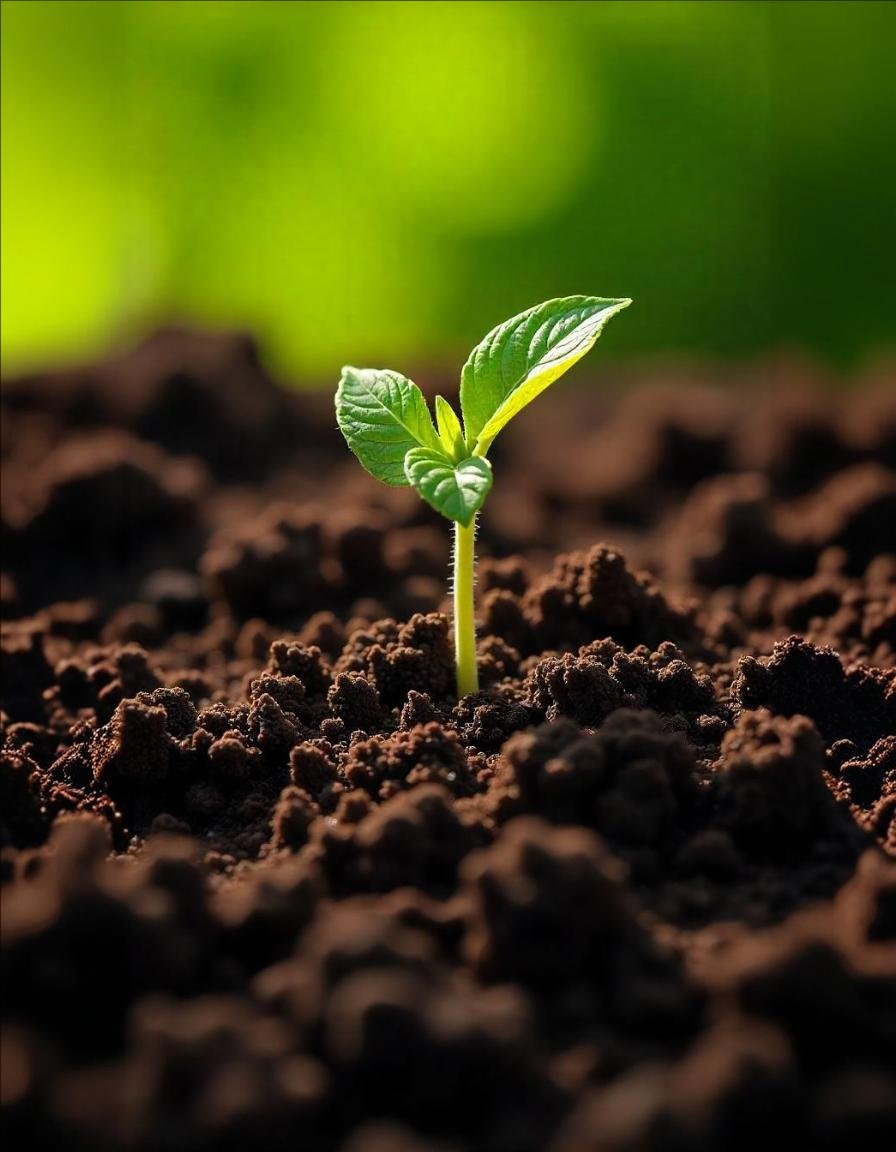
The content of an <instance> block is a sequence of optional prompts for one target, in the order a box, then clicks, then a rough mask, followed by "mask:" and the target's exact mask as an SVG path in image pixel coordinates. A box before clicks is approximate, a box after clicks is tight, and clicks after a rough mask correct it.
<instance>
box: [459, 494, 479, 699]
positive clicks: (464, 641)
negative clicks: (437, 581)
mask: <svg viewBox="0 0 896 1152" xmlns="http://www.w3.org/2000/svg"><path fill="white" fill-rule="evenodd" d="M475 550H476V517H475V516H474V517H473V519H472V520H471V521H470V523H469V525H468V526H467V527H466V528H464V526H463V525H462V524H457V523H455V525H454V658H455V663H456V665H457V695H458V699H459V698H460V697H461V696H467V695H469V693H470V692H478V691H479V672H478V669H477V668H476V616H475V604H474V599H473V595H474V594H473V586H474V583H475Z"/></svg>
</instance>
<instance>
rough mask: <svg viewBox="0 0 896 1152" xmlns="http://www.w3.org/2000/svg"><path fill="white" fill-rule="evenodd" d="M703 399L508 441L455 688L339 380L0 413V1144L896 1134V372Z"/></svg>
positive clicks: (440, 549) (639, 405)
mask: <svg viewBox="0 0 896 1152" xmlns="http://www.w3.org/2000/svg"><path fill="white" fill-rule="evenodd" d="M630 375H631V376H632V377H634V375H635V374H630ZM717 375H718V381H717V382H718V383H722V384H725V385H727V387H725V388H714V387H711V386H709V385H710V382H709V381H708V374H704V378H703V379H702V381H696V380H695V376H694V374H691V375H690V376H687V375H686V374H684V373H681V372H679V373H673V372H665V373H659V374H657V379H656V380H649V379H644V378H638V379H634V378H626V379H623V378H622V377H621V376H620V378H619V379H615V378H613V379H609V378H608V379H606V380H605V381H603V384H602V386H601V387H595V388H594V389H593V390H592V391H590V392H575V391H574V390H571V389H569V388H566V389H557V391H556V393H555V394H552V395H551V396H549V397H545V398H544V399H543V400H542V401H540V404H539V408H538V413H537V414H534V413H533V414H532V415H530V416H526V417H523V418H521V419H520V420H519V421H518V423H517V426H516V427H514V428H513V429H510V430H508V432H507V433H506V434H505V435H504V436H503V438H502V442H501V443H499V445H498V446H497V451H496V453H495V472H496V476H497V481H496V485H495V491H494V493H493V494H492V496H491V498H490V501H489V505H488V507H487V509H486V515H485V517H484V519H483V525H482V531H481V537H480V546H481V555H482V559H481V561H480V566H479V590H480V620H481V630H480V668H481V677H482V683H483V688H482V691H481V692H480V693H479V694H478V695H476V696H474V697H469V698H467V699H465V700H462V701H461V702H460V703H455V702H454V701H453V700H452V698H451V690H452V679H453V674H452V656H451V644H450V633H449V625H448V619H447V617H446V616H445V615H444V612H445V609H446V602H445V593H446V574H447V562H448V549H449V539H450V536H449V531H448V527H447V525H446V524H445V522H444V521H441V520H439V519H438V518H437V517H436V516H434V515H432V514H430V512H429V511H428V510H427V509H426V508H425V507H424V506H423V505H422V504H420V502H419V501H418V500H417V499H416V498H415V497H414V496H413V494H411V493H409V492H407V491H402V490H395V491H390V490H387V489H385V488H382V487H380V486H378V485H377V484H376V483H375V482H374V481H373V480H371V479H370V478H369V477H368V476H367V475H366V474H365V473H364V472H362V470H361V469H360V468H359V467H358V466H357V464H356V463H355V461H354V460H353V459H352V457H351V456H350V455H349V453H348V451H347V449H346V448H345V447H344V445H343V444H342V442H341V441H340V439H339V437H338V433H337V431H336V429H335V421H334V418H333V415H332V409H331V400H330V398H329V397H328V396H320V397H310V398H309V397H298V396H291V395H289V394H288V393H286V392H283V391H280V390H278V388H276V387H275V385H274V384H273V383H272V382H271V380H270V379H269V378H268V376H267V375H266V374H265V372H264V370H263V369H262V368H261V367H260V365H259V362H258V360H257V357H256V354H255V351H254V348H253V346H252V344H251V342H250V341H248V340H247V339H244V338H241V337H236V336H233V337H222V336H216V337H212V336H206V335H199V334H194V333H188V332H179V331H165V332H161V333H159V334H158V335H156V336H155V337H153V338H152V339H151V340H149V341H148V342H146V343H145V344H143V345H142V346H140V347H139V348H137V349H136V350H134V351H132V352H130V353H128V354H126V355H122V356H118V357H116V358H114V359H112V360H110V361H108V362H105V363H103V364H101V365H98V366H96V367H93V368H87V369H84V370H79V371H73V372H59V373H56V374H45V375H38V376H34V377H32V378H29V379H26V380H17V381H10V382H9V383H8V386H7V387H6V388H5V389H4V391H3V393H2V407H3V522H2V533H3V583H2V603H3V642H2V656H3V665H2V674H3V717H2V720H3V731H2V737H3V750H2V759H3V763H2V801H3V813H2V818H3V822H2V837H3V858H2V875H3V881H4V883H3V1015H4V1037H3V1049H2V1070H3V1081H2V1101H3V1115H4V1131H5V1136H6V1140H7V1147H15V1148H28V1149H37V1148H44V1147H48V1148H49V1147H54V1148H59V1147H64V1148H66V1149H67V1150H68V1152H104V1150H119V1149H121V1150H127V1152H138V1150H139V1152H180V1150H184V1152H199V1150H209V1152H212V1150H215V1152H216V1150H218V1149H224V1150H230V1149H233V1150H234V1152H254V1150H256V1149H258V1150H264V1152H277V1150H279V1149H284V1150H285V1149H289V1150H290V1152H296V1150H298V1149H312V1150H318V1149H319V1150H321V1152H467V1150H469V1152H474V1150H475V1152H541V1150H549V1152H739V1150H741V1149H744V1150H747V1149H749V1150H750V1152H755V1148H756V1147H757V1145H760V1146H762V1145H764V1146H766V1147H768V1148H770V1149H777V1148H784V1147H786V1148H788V1149H793V1150H795V1152H796V1150H799V1152H804V1150H811V1149H823V1150H825V1152H832V1150H839V1149H843V1150H846V1149H849V1150H850V1152H853V1150H855V1149H857V1148H866V1147H867V1148H881V1149H883V1148H885V1147H892V1143H891V1141H892V1138H893V1133H894V1131H896V864H894V863H893V860H892V857H893V855H894V854H896V385H894V380H893V377H892V375H891V376H887V375H886V373H881V374H880V376H879V379H877V380H876V381H865V382H864V384H862V385H861V386H857V387H855V388H854V389H852V390H849V391H842V392H838V393H835V392H830V391H826V390H825V389H823V388H822V387H821V383H822V382H820V381H817V380H815V379H813V377H812V373H811V372H810V371H808V370H807V369H806V368H805V366H802V365H798V364H796V363H790V364H778V365H774V366H770V367H766V368H764V369H763V370H762V372H759V371H756V372H750V371H746V370H739V371H737V372H735V371H733V370H732V371H728V372H725V373H718V374H717ZM617 384H620V385H621V384H625V385H627V386H631V385H635V384H637V385H638V386H637V387H627V388H625V389H623V388H617V387H616V385H617Z"/></svg>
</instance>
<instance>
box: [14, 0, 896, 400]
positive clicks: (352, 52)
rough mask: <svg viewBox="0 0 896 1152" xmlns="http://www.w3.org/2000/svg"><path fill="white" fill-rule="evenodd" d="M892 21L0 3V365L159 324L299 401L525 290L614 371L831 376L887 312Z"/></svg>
mask: <svg viewBox="0 0 896 1152" xmlns="http://www.w3.org/2000/svg"><path fill="white" fill-rule="evenodd" d="M894 76H896V4H891V3H887V2H880V3H859V2H854V0H852V2H843V3H836V2H832V3H808V2H807V3H800V2H794V3H776V2H770V3H763V2H744V3H740V2H731V3H723V2H705V0H696V2H680V3H679V2H665V3H663V2H656V3H647V2H631V0H629V2H619V3H616V2H609V3H562V2H557V0H555V2H553V3H521V2H508V3H478V2H471V3H456V2H450V3H437V2H429V0H427V2H420V3H415V2H407V0H400V2H397V3H371V2H368V3H352V2H343V3H289V2H284V0H273V2H270V3H266V2H260V0H255V2H237V0H229V2H211V0H207V2H198V3H190V2H176V3H171V2H159V0H145V2H144V0H117V2H116V0H112V2H97V0H93V2H86V3H85V2H79V0H60V2H58V3H57V2H45V0H4V2H3V4H2V354H3V361H4V366H5V367H6V368H7V369H14V368H20V367H22V366H23V365H27V364H30V363H33V362H36V361H38V360H47V359H58V358H62V357H68V356H73V355H85V354H88V353H91V352H93V351H96V350H98V349H101V348H102V347H103V346H104V345H105V344H106V343H107V342H108V341H109V340H110V339H112V338H115V337H118V336H120V335H121V334H122V333H127V332H130V331H132V330H137V331H139V330H140V329H141V328H142V327H143V326H144V325H146V324H147V323H151V322H154V321H155V320H157V319H161V318H170V317H183V318H189V319H193V320H197V321H202V322H212V323H215V324H230V323H236V324H238V325H239V326H241V327H248V328H253V329H255V330H256V331H257V332H258V333H259V335H260V337H261V338H262V340H263V342H264V347H265V349H266V351H267V352H268V353H269V354H270V356H271V357H272V358H273V360H274V362H275V363H276V364H277V365H278V366H279V367H281V368H283V369H286V370H287V371H289V372H290V373H293V374H298V375H301V376H305V377H307V378H311V379H313V378H321V379H322V378H326V377H332V375H333V373H334V371H336V370H337V369H338V366H339V365H340V364H342V363H343V362H344V361H347V360H348V361H369V362H386V363H389V364H393V365H396V366H399V367H400V366H402V365H405V366H412V365H413V364H414V363H418V364H419V363H420V362H426V361H437V362H442V361H447V362H449V363H450V362H452V361H453V360H455V359H456V358H457V357H458V356H462V355H463V354H464V353H465V350H466V349H467V348H468V347H469V346H470V344H471V343H472V342H473V341H475V340H476V339H478V338H479V337H480V336H481V335H482V334H483V333H484V332H485V331H486V330H487V329H488V328H490V327H491V326H492V325H493V324H494V323H496V322H497V321H499V320H501V319H503V318H505V317H506V316H508V315H510V314H511V313H513V312H515V311H518V310H520V309H522V308H524V307H526V306H528V305H529V304H532V303H534V302H536V301H538V300H541V299H543V298H545V297H549V296H554V295H565V294H568V293H570V292H588V293H595V294H598V295H608V296H621V295H631V296H633V297H635V299H636V304H637V307H636V308H633V309H632V311H631V312H630V313H628V314H627V315H626V320H625V323H624V324H619V325H617V326H613V328H612V329H611V330H610V332H609V333H608V336H607V344H608V346H609V347H608V351H610V350H612V352H613V354H616V355H623V354H626V353H630V352H637V353H639V354H640V353H645V352H648V353H649V352H654V351H662V352H666V351H673V352H676V351H686V352H689V353H694V352H696V353H699V354H708V355H714V356H715V355H721V356H735V355H750V354H753V353H757V352H761V351H762V350H764V349H766V348H769V347H780V346H782V345H786V346H791V345H794V346H800V347H807V348H808V349H809V350H810V351H812V352H814V353H815V354H816V355H818V356H820V357H823V358H826V359H831V360H834V361H837V362H843V363H852V362H856V361H860V360H861V359H863V358H864V357H866V356H868V355H870V354H872V353H874V352H875V351H877V350H879V349H880V348H881V347H882V346H887V345H889V346H890V347H892V345H893V342H894V317H896V275H894V228H896V220H894V188H896V147H894V125H896V83H894Z"/></svg>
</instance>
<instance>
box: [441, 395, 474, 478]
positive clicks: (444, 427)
mask: <svg viewBox="0 0 896 1152" xmlns="http://www.w3.org/2000/svg"><path fill="white" fill-rule="evenodd" d="M436 427H437V428H438V430H439V440H440V441H441V443H442V447H443V448H444V449H445V451H446V452H447V453H448V455H449V456H450V457H451V459H452V460H454V461H455V462H457V461H459V460H463V459H464V458H465V457H466V456H467V455H468V453H467V446H466V444H465V443H464V434H463V429H462V428H461V426H460V420H458V418H457V413H456V412H455V411H454V409H453V408H452V407H451V405H450V404H449V403H448V401H447V400H446V399H445V397H444V396H436Z"/></svg>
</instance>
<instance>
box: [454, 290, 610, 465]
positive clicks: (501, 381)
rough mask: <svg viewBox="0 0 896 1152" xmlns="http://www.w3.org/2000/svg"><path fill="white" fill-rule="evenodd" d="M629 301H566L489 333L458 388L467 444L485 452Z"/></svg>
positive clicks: (583, 298)
mask: <svg viewBox="0 0 896 1152" xmlns="http://www.w3.org/2000/svg"><path fill="white" fill-rule="evenodd" d="M629 304H631V300H607V299H603V298H601V297H599V296H566V297H564V298H563V299H559V300H548V301H546V302H545V303H544V304H538V305H537V306H536V307H535V308H530V309H529V310H528V311H526V312H522V313H520V315H519V316H514V317H513V318H512V319H511V320H507V321H505V322H504V323H503V324H500V325H499V326H498V327H497V328H494V329H492V331H491V332H489V334H488V335H487V336H486V337H485V339H484V340H483V341H482V342H481V343H480V344H478V345H477V346H476V347H475V348H474V349H473V351H472V352H471V353H470V356H469V359H468V360H467V362H466V364H465V365H464V369H463V373H462V375H461V384H460V404H461V410H462V412H463V416H464V433H465V435H466V439H467V444H468V445H469V446H470V447H473V445H474V444H475V446H476V450H477V451H478V452H482V453H485V452H487V451H488V448H489V445H490V444H491V442H492V440H494V438H495V437H496V436H497V434H498V433H499V432H500V431H501V429H502V428H503V427H504V425H505V424H506V423H507V422H508V421H509V420H510V419H512V417H514V416H515V415H516V414H517V413H518V412H519V411H520V410H521V409H523V408H525V406H526V405H527V404H528V403H530V401H532V400H534V399H535V397H536V396H537V395H538V394H539V393H540V392H543V391H544V390H545V388H547V387H548V385H550V384H553V382H554V381H555V380H556V379H557V377H558V376H562V375H563V373H564V372H566V371H567V369H569V368H571V367H572V366H573V364H575V363H576V361H578V360H581V358H582V357H583V356H584V355H585V353H586V352H587V351H588V350H589V349H590V348H591V347H592V346H593V344H594V342H595V341H596V340H597V338H598V336H600V334H601V331H602V330H603V327H604V325H605V324H606V323H607V321H608V320H609V319H610V317H611V316H615V315H616V313H617V312H621V311H622V309H623V308H627V307H628V306H629Z"/></svg>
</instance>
